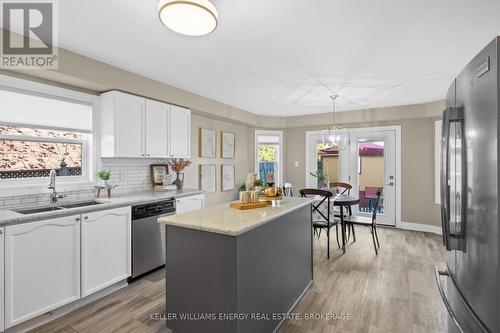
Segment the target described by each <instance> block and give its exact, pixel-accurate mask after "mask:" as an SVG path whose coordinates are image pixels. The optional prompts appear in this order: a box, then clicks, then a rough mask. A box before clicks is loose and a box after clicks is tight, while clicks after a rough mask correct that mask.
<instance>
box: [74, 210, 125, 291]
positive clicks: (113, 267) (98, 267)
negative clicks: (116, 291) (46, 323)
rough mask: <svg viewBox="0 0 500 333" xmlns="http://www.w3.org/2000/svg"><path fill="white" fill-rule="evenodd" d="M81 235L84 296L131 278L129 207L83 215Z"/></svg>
mask: <svg viewBox="0 0 500 333" xmlns="http://www.w3.org/2000/svg"><path fill="white" fill-rule="evenodd" d="M81 235H82V236H81V239H82V240H81V242H82V279H81V281H82V297H85V296H87V295H90V294H92V293H94V292H96V291H98V290H101V289H103V288H106V287H108V286H111V285H113V284H114V283H117V282H119V281H122V280H124V279H126V278H127V277H129V276H130V272H131V208H130V207H123V208H116V209H110V210H105V211H100V212H94V213H87V214H83V215H82V226H81Z"/></svg>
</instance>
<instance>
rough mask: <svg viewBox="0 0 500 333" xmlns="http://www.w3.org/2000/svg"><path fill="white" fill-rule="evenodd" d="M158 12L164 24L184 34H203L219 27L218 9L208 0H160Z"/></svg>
mask: <svg viewBox="0 0 500 333" xmlns="http://www.w3.org/2000/svg"><path fill="white" fill-rule="evenodd" d="M158 12H159V15H160V20H161V22H162V23H163V24H164V25H166V26H167V27H168V28H169V29H171V30H173V31H175V32H177V33H180V34H183V35H188V36H203V35H207V34H209V33H211V32H212V31H214V30H215V28H217V22H218V15H217V9H216V8H215V6H214V5H213V4H212V3H211V2H210V1H208V0H160V2H159V4H158Z"/></svg>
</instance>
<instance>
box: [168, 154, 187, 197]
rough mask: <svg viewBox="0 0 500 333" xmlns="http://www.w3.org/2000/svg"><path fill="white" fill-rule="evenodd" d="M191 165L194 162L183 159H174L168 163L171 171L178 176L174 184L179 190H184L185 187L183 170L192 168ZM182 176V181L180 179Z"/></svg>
mask: <svg viewBox="0 0 500 333" xmlns="http://www.w3.org/2000/svg"><path fill="white" fill-rule="evenodd" d="M191 163H192V162H191V161H190V160H185V159H183V158H174V159H172V160H170V161H168V165H169V166H170V169H172V171H173V172H175V174H176V176H177V177H176V178H175V180H174V184H175V186H177V189H178V190H182V187H183V186H184V173H183V172H182V170H184V169H185V168H187V167H188V166H190V165H191ZM181 175H182V179H181V177H180V176H181Z"/></svg>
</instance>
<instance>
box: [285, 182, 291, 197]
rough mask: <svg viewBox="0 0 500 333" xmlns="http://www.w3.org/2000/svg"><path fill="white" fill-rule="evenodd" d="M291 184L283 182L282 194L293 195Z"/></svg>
mask: <svg viewBox="0 0 500 333" xmlns="http://www.w3.org/2000/svg"><path fill="white" fill-rule="evenodd" d="M292 189H293V186H292V184H290V183H284V184H283V196H285V197H293V190H292Z"/></svg>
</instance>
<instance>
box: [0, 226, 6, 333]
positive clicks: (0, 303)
mask: <svg viewBox="0 0 500 333" xmlns="http://www.w3.org/2000/svg"><path fill="white" fill-rule="evenodd" d="M4 236H5V228H4V227H1V228H0V331H3V330H4V329H5V325H4V304H5V293H4V286H5V285H4V274H5V269H4V258H5V256H4V254H5V252H4V249H5V248H4V245H5V238H4Z"/></svg>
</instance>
